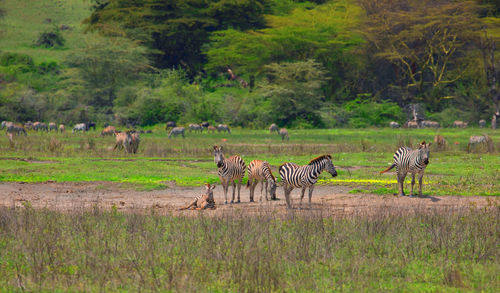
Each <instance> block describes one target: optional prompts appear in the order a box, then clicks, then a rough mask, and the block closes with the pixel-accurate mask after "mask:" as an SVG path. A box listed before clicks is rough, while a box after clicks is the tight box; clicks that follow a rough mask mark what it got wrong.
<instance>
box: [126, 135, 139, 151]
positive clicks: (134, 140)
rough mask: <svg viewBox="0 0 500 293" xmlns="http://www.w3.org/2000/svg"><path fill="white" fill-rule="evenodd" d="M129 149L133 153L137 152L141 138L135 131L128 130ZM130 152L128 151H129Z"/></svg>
mask: <svg viewBox="0 0 500 293" xmlns="http://www.w3.org/2000/svg"><path fill="white" fill-rule="evenodd" d="M130 139H131V142H130V151H131V152H132V153H134V154H136V153H137V150H138V149H139V144H140V142H141V138H140V137H139V133H137V132H130ZM129 153H130V152H129Z"/></svg>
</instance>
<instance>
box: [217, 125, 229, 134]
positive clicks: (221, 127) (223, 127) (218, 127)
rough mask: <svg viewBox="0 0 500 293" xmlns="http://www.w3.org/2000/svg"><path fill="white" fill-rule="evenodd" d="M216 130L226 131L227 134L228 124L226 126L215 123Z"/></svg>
mask: <svg viewBox="0 0 500 293" xmlns="http://www.w3.org/2000/svg"><path fill="white" fill-rule="evenodd" d="M217 131H218V132H221V131H222V132H227V133H229V134H231V129H229V126H227V125H226V124H219V125H217Z"/></svg>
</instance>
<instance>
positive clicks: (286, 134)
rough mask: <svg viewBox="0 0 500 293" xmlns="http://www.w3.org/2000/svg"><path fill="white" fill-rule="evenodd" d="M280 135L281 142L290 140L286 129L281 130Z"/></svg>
mask: <svg viewBox="0 0 500 293" xmlns="http://www.w3.org/2000/svg"><path fill="white" fill-rule="evenodd" d="M278 134H279V135H281V141H284V140H285V138H286V140H290V136H289V135H288V130H286V128H281V129H280V131H279V132H278Z"/></svg>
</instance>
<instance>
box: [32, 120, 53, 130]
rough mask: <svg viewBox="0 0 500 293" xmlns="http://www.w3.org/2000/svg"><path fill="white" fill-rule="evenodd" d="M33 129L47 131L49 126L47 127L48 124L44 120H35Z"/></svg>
mask: <svg viewBox="0 0 500 293" xmlns="http://www.w3.org/2000/svg"><path fill="white" fill-rule="evenodd" d="M33 129H34V130H35V131H38V130H45V131H47V132H48V131H49V129H48V127H47V124H45V123H43V122H38V121H37V122H35V123H33Z"/></svg>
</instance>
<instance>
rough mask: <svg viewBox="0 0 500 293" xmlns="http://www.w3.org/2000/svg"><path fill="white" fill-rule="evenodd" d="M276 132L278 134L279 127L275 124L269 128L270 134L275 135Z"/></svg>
mask: <svg viewBox="0 0 500 293" xmlns="http://www.w3.org/2000/svg"><path fill="white" fill-rule="evenodd" d="M274 131H276V133H278V131H279V128H278V125H276V124H274V123H273V124H271V126H269V133H273V132H274Z"/></svg>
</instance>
